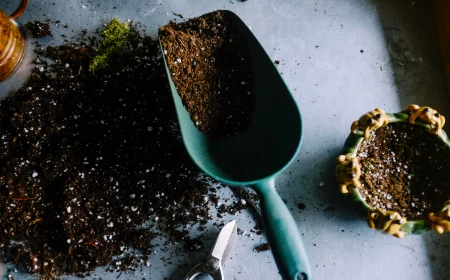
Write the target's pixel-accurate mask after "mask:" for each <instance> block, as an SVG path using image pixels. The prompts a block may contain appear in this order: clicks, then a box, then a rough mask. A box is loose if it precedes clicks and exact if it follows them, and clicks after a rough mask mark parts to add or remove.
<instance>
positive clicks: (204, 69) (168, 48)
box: [159, 11, 253, 138]
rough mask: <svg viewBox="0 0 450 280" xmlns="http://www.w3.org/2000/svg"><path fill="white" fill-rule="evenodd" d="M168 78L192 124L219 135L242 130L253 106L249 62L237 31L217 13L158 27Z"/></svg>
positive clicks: (210, 133) (208, 133)
mask: <svg viewBox="0 0 450 280" xmlns="http://www.w3.org/2000/svg"><path fill="white" fill-rule="evenodd" d="M159 36H160V38H161V41H162V45H163V49H164V54H165V55H166V62H167V65H168V67H169V70H170V72H171V74H172V80H173V82H174V84H175V86H176V88H177V91H178V94H179V95H180V97H181V100H182V102H183V105H184V106H185V108H186V109H187V111H188V112H189V114H190V116H191V119H192V121H193V122H194V124H195V126H196V127H197V128H198V129H199V130H200V131H201V132H203V133H205V134H207V135H209V136H211V137H214V138H223V137H229V136H233V135H236V134H238V133H239V132H242V131H245V129H246V128H247V127H248V125H249V122H250V115H251V112H252V109H253V101H252V100H253V97H252V92H251V89H252V73H251V61H250V57H249V53H248V49H247V46H246V43H245V42H244V39H243V38H242V35H241V34H240V33H239V32H238V31H237V28H236V26H235V24H234V23H233V22H232V20H230V19H229V18H228V16H227V14H225V13H223V12H220V11H217V12H212V13H208V14H205V15H203V16H201V17H198V18H194V19H191V20H189V21H187V22H184V23H179V24H175V23H174V22H170V23H169V24H168V25H166V26H164V27H162V28H161V29H160V30H159Z"/></svg>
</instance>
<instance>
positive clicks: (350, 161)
mask: <svg viewBox="0 0 450 280" xmlns="http://www.w3.org/2000/svg"><path fill="white" fill-rule="evenodd" d="M394 122H404V123H410V124H411V125H417V126H421V127H424V129H426V130H427V131H428V132H429V133H432V134H433V135H436V137H438V138H439V139H440V140H441V141H442V142H443V143H445V144H446V145H447V146H448V147H449V148H450V141H449V139H448V137H447V134H446V133H445V131H443V130H442V127H443V126H444V124H445V118H444V116H442V115H440V114H439V113H438V112H437V111H435V110H433V109H432V108H430V107H426V106H425V107H420V106H418V105H410V106H408V108H406V109H405V110H404V111H402V112H399V113H385V112H384V111H383V110H382V109H380V108H376V109H375V110H373V111H371V112H368V113H367V114H365V115H363V116H361V118H359V120H357V121H354V122H353V124H352V126H351V133H350V135H349V136H348V137H347V140H346V141H345V144H344V148H343V154H342V155H340V156H339V157H338V158H337V160H336V177H337V181H338V184H339V190H340V192H341V193H343V194H345V195H347V196H349V197H351V198H352V199H353V200H354V201H356V202H357V203H358V204H359V205H361V206H362V208H363V209H364V211H365V212H366V213H367V221H368V224H369V227H371V228H375V229H377V230H380V231H382V232H384V233H386V234H389V235H394V236H396V237H398V238H402V237H404V236H405V235H407V234H421V233H424V232H427V231H429V230H431V229H433V230H435V231H436V232H438V233H443V232H445V231H450V198H449V200H448V201H447V202H445V203H444V205H443V208H442V209H441V210H440V211H439V212H438V213H429V214H428V218H427V219H423V220H416V221H408V220H407V219H406V218H404V217H402V216H401V215H400V214H399V213H398V212H394V211H384V210H382V209H379V208H376V209H375V208H373V207H372V206H370V205H369V204H368V203H366V202H365V200H364V199H363V197H362V195H361V193H360V187H361V181H360V177H361V166H360V163H359V160H358V158H357V157H356V153H357V151H358V148H359V147H360V145H361V143H362V142H363V140H364V139H367V138H368V137H369V135H370V132H371V131H373V130H376V129H378V128H380V127H383V126H386V125H387V124H389V123H394Z"/></svg>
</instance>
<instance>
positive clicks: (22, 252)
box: [0, 29, 211, 276]
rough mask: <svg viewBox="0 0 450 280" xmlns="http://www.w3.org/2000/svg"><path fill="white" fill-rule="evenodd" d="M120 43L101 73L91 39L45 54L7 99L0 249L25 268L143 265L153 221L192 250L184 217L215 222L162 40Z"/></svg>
mask: <svg viewBox="0 0 450 280" xmlns="http://www.w3.org/2000/svg"><path fill="white" fill-rule="evenodd" d="M125 45H126V46H127V47H126V48H124V49H123V50H121V51H120V52H118V53H117V54H115V55H113V56H112V57H111V58H110V61H111V62H113V63H109V65H110V67H108V68H106V69H105V70H104V71H103V72H102V73H100V74H98V75H96V76H92V75H90V74H89V73H88V65H89V61H90V58H91V57H92V56H93V55H94V54H95V50H94V48H95V47H96V45H95V44H94V45H90V46H89V45H86V44H81V45H73V44H69V45H64V46H58V47H49V48H47V50H46V51H40V52H39V53H38V59H37V60H36V64H37V65H36V68H35V69H34V70H33V73H32V75H31V77H30V79H29V81H28V82H27V83H26V84H25V85H24V86H23V87H22V88H21V89H20V90H19V91H18V92H17V93H16V94H15V95H14V96H12V97H8V98H7V99H5V100H3V101H1V103H0V138H1V139H0V162H1V163H2V164H1V165H0V225H1V227H0V228H1V230H0V255H2V254H4V255H5V261H7V262H12V263H15V264H19V265H20V266H22V267H23V269H24V270H25V271H26V272H29V273H35V274H46V275H55V274H61V273H70V274H72V273H78V272H85V271H90V270H92V269H94V268H95V267H97V266H101V265H105V264H107V263H109V262H110V261H111V260H112V257H113V256H119V259H118V260H117V261H114V264H113V266H112V268H111V269H136V268H137V267H139V266H142V264H143V263H144V264H145V262H146V259H147V258H148V254H149V253H150V252H151V246H150V241H151V240H152V239H153V237H154V236H155V233H153V231H152V229H154V228H157V229H158V231H160V232H163V233H167V234H169V235H170V236H171V238H172V239H173V240H175V241H178V242H184V241H187V244H188V245H187V247H190V246H189V244H196V243H195V242H196V241H190V239H189V237H188V234H189V232H188V230H187V228H188V227H187V225H191V224H195V223H200V224H204V223H206V221H208V220H209V219H211V216H210V214H209V207H210V204H208V203H205V195H206V194H207V192H208V188H207V184H206V183H204V182H203V181H201V180H198V174H199V171H198V169H197V168H196V167H195V166H194V165H193V163H192V162H191V160H190V158H189V157H188V155H187V153H186V151H185V149H184V146H183V144H182V141H181V137H180V132H179V128H178V124H177V121H176V114H175V111H174V108H173V101H172V97H171V94H170V91H169V89H168V83H167V79H166V77H165V70H164V67H163V64H162V60H161V59H159V58H158V48H159V46H158V43H157V41H156V40H154V39H152V38H150V37H143V36H141V35H139V34H138V33H137V31H135V30H134V29H133V31H132V32H131V35H130V36H129V38H128V41H127V44H125ZM50 58H52V59H54V60H55V61H54V62H51V60H50ZM197 247H198V246H197ZM197 247H196V248H197ZM131 248H135V249H138V250H139V252H135V251H133V250H132V249H131ZM194 249H195V248H194ZM85 276H86V275H85Z"/></svg>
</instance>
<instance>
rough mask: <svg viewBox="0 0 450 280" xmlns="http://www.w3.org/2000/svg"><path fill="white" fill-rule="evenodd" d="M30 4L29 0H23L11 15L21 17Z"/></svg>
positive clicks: (11, 16) (15, 17) (13, 17)
mask: <svg viewBox="0 0 450 280" xmlns="http://www.w3.org/2000/svg"><path fill="white" fill-rule="evenodd" d="M27 6H28V0H22V1H21V2H20V6H19V7H18V8H17V9H16V10H15V11H14V12H13V13H12V14H11V15H10V16H9V17H10V18H12V19H17V18H18V17H20V16H21V15H22V14H23V12H25V10H26V9H27Z"/></svg>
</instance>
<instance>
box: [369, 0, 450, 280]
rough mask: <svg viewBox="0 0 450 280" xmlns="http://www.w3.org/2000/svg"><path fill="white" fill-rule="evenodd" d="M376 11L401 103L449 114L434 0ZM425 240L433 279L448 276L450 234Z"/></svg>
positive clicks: (390, 4) (396, 4) (396, 3)
mask: <svg viewBox="0 0 450 280" xmlns="http://www.w3.org/2000/svg"><path fill="white" fill-rule="evenodd" d="M377 12H378V17H379V21H380V23H381V25H382V28H383V34H384V37H385V41H386V48H387V49H388V51H389V56H390V65H389V66H390V67H388V69H389V68H390V69H391V71H392V75H393V77H394V79H395V84H396V86H397V93H398V99H399V102H400V106H401V107H402V108H406V107H407V106H408V105H409V104H412V103H414V104H418V105H421V106H424V105H428V106H430V107H432V108H434V109H436V110H438V111H439V112H441V113H442V114H444V115H446V116H449V115H450V100H449V94H448V92H447V85H446V82H445V75H444V70H443V67H442V64H441V57H440V52H439V45H438V40H437V34H436V31H435V26H434V19H433V13H432V7H431V1H386V2H383V3H382V5H377ZM406 238H408V237H406ZM423 242H424V244H423V246H424V247H425V251H426V253H427V255H428V260H429V261H428V264H426V265H427V266H429V269H430V277H431V279H433V280H440V279H448V278H449V277H450V268H449V266H448V264H449V263H450V254H449V253H448V252H449V248H450V238H449V236H448V235H445V234H444V235H442V236H439V235H438V234H436V233H434V232H431V233H429V234H425V235H424V236H423Z"/></svg>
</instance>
